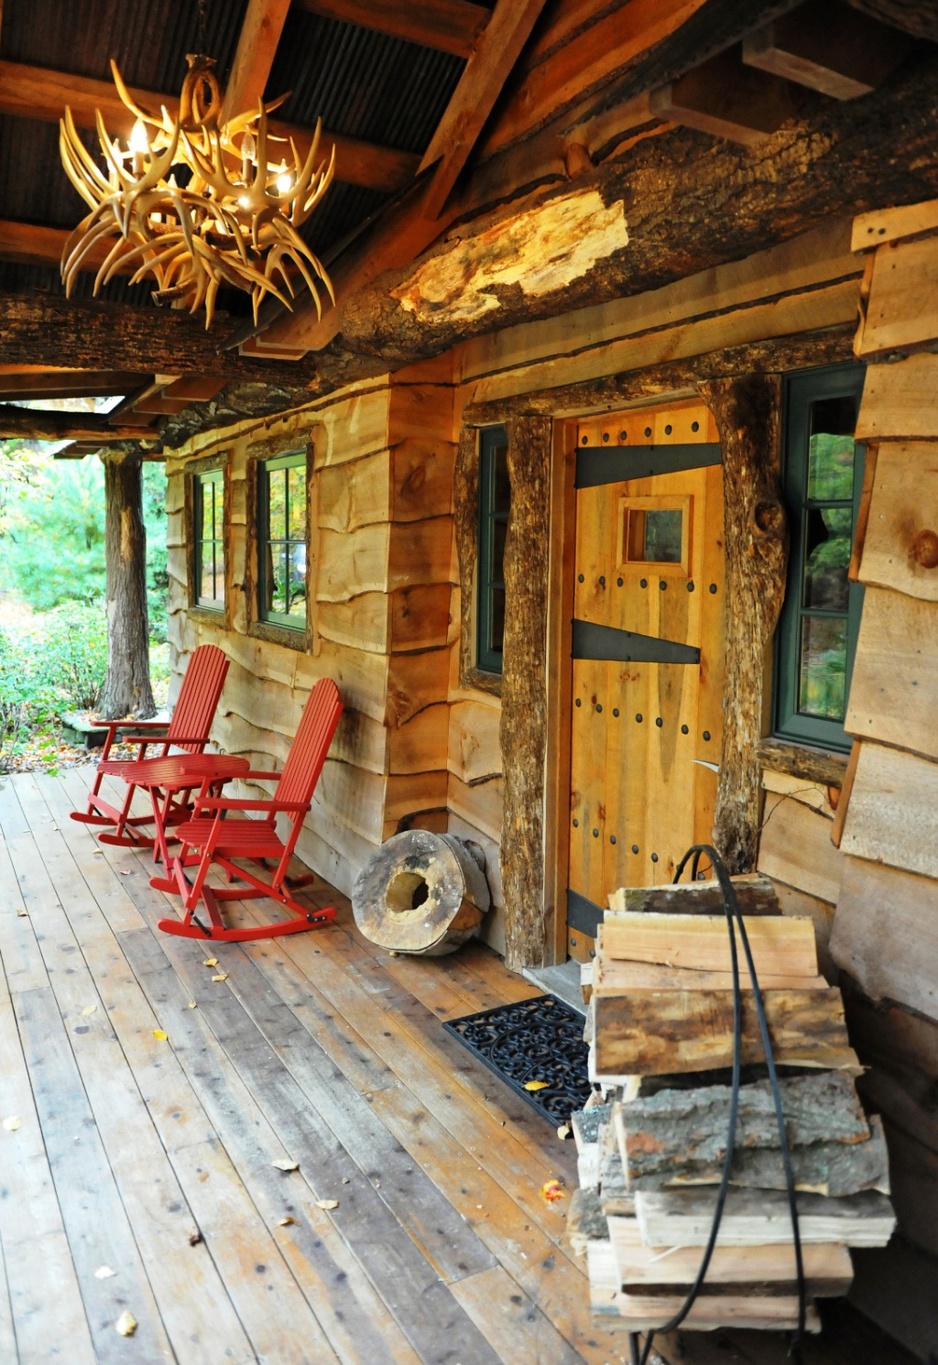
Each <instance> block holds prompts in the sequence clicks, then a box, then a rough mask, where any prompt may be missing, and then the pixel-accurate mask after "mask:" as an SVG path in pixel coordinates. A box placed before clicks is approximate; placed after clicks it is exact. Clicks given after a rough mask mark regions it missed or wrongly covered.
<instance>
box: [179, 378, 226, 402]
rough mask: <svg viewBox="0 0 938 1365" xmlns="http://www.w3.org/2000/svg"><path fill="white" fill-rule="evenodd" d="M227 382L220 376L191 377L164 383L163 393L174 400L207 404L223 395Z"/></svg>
mask: <svg viewBox="0 0 938 1365" xmlns="http://www.w3.org/2000/svg"><path fill="white" fill-rule="evenodd" d="M227 382H228V381H227V380H226V379H223V378H221V377H219V376H218V375H211V374H209V375H204V376H203V375H190V376H188V377H187V378H185V379H174V380H172V382H171V383H164V385H163V392H164V393H165V395H166V397H167V398H170V399H173V400H176V399H179V398H184V399H185V400H186V402H187V403H207V402H208V401H209V399H211V398H214V397H215V395H216V394H217V393H221V391H222V389H223V388H224V387H225V384H226V383H227Z"/></svg>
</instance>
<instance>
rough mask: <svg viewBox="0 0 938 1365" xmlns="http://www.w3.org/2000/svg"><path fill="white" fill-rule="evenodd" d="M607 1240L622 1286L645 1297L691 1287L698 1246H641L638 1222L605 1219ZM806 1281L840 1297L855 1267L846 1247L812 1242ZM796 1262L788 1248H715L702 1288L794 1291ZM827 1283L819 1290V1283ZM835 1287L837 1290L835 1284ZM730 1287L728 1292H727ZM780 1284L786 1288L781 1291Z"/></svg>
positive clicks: (806, 1252)
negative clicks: (655, 1289)
mask: <svg viewBox="0 0 938 1365" xmlns="http://www.w3.org/2000/svg"><path fill="white" fill-rule="evenodd" d="M603 1226H604V1230H605V1229H608V1231H606V1232H605V1235H606V1237H607V1238H608V1239H609V1241H610V1242H611V1243H612V1247H613V1250H614V1252H615V1256H616V1263H617V1266H618V1279H619V1282H620V1284H621V1286H622V1287H623V1288H625V1289H626V1290H629V1291H632V1290H637V1291H639V1292H641V1293H649V1292H651V1291H652V1286H654V1285H670V1286H672V1288H671V1290H670V1292H671V1293H672V1294H673V1293H676V1292H678V1291H677V1290H676V1288H674V1286H679V1285H687V1286H688V1287H689V1286H690V1285H691V1284H692V1283H693V1281H694V1279H695V1277H696V1275H697V1270H698V1268H699V1266H700V1249H699V1248H698V1247H680V1246H679V1247H673V1248H670V1249H668V1250H667V1251H665V1249H664V1248H662V1247H648V1246H645V1245H644V1243H643V1242H642V1234H641V1229H640V1227H639V1225H638V1219H637V1218H611V1219H610V1220H609V1221H608V1223H606V1222H605V1221H604V1224H603ZM803 1258H804V1273H805V1278H806V1279H807V1280H808V1281H809V1282H810V1283H811V1286H812V1291H813V1292H814V1293H816V1294H821V1293H824V1292H826V1293H829V1294H844V1293H846V1292H847V1289H848V1288H849V1287H850V1281H851V1280H852V1278H853V1265H852V1263H851V1260H850V1253H849V1251H848V1250H847V1248H846V1247H845V1246H844V1245H843V1244H842V1243H838V1242H810V1243H809V1244H808V1245H807V1246H806V1247H805V1248H804V1252H803ZM794 1278H795V1258H794V1254H793V1252H792V1249H791V1247H790V1246H785V1245H784V1244H776V1245H771V1244H770V1245H769V1246H753V1247H746V1248H745V1250H741V1249H740V1248H738V1247H731V1246H717V1247H715V1248H714V1251H713V1256H712V1257H711V1259H710V1264H709V1266H708V1267H707V1278H706V1280H705V1281H704V1288H706V1289H709V1290H710V1292H711V1293H712V1292H718V1293H725V1292H738V1291H737V1290H736V1286H737V1285H739V1284H744V1283H748V1284H773V1285H775V1286H777V1288H776V1289H775V1292H781V1293H789V1294H791V1293H794V1292H795V1288H794V1284H793V1283H792V1282H793V1281H794ZM821 1281H823V1282H825V1283H827V1284H830V1286H831V1287H830V1288H829V1289H827V1290H826V1291H825V1290H822V1289H820V1288H819V1287H818V1285H819V1282H821ZM835 1284H836V1285H839V1286H840V1287H839V1288H835V1287H834V1285H835ZM731 1286H732V1288H731ZM780 1286H786V1287H785V1288H780ZM764 1292H770V1291H764Z"/></svg>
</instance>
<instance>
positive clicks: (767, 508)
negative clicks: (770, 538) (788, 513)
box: [753, 502, 785, 535]
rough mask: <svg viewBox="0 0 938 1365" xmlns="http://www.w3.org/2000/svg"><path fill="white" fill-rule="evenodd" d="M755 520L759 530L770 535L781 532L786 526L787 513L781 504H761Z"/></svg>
mask: <svg viewBox="0 0 938 1365" xmlns="http://www.w3.org/2000/svg"><path fill="white" fill-rule="evenodd" d="M753 519H754V520H755V523H756V526H758V528H759V530H760V531H762V532H763V533H764V534H765V535H769V534H771V533H773V532H775V533H778V532H779V531H781V529H782V527H783V526H784V524H785V513H784V510H783V508H782V505H781V503H780V502H759V503H757V504H756V510H755V512H754V513H753Z"/></svg>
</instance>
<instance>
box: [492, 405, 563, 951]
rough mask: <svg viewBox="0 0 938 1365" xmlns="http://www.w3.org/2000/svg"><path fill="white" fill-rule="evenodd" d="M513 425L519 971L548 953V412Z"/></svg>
mask: <svg viewBox="0 0 938 1365" xmlns="http://www.w3.org/2000/svg"><path fill="white" fill-rule="evenodd" d="M507 427H508V477H509V480H510V483H511V510H510V513H509V520H508V533H507V538H506V542H505V602H506V612H505V638H504V649H503V661H504V662H503V673H502V715H501V728H500V736H499V737H500V741H501V751H502V771H503V773H504V814H503V819H502V840H501V872H502V886H503V888H504V894H505V963H506V965H507V966H508V967H510V968H511V969H512V970H514V971H517V970H518V969H519V968H521V967H533V966H539V965H540V964H541V963H542V962H543V960H544V933H545V926H544V856H545V855H544V796H545V771H544V765H545V758H546V752H547V592H548V577H547V569H548V527H549V524H550V517H549V513H550V450H551V421H550V418H549V417H541V416H536V417H523V416H519V417H512V418H511V419H510V421H509V422H508V424H507Z"/></svg>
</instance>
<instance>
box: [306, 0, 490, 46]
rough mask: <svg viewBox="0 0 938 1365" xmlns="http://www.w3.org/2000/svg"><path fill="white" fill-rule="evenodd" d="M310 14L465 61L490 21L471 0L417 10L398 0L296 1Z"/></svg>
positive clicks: (428, 0) (432, 2)
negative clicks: (370, 30)
mask: <svg viewBox="0 0 938 1365" xmlns="http://www.w3.org/2000/svg"><path fill="white" fill-rule="evenodd" d="M295 3H296V4H297V5H298V6H299V7H300V8H301V9H305V10H309V12H310V14H319V15H322V17H323V18H324V19H338V20H339V21H340V22H341V23H344V24H354V25H355V26H356V27H357V28H371V29H377V30H378V32H379V33H389V34H391V35H392V36H393V37H395V38H404V39H406V40H407V41H408V42H410V43H419V44H420V45H421V46H422V47H434V48H438V49H439V50H440V51H441V52H451V53H452V54H453V56H454V57H468V56H469V54H470V53H471V52H472V51H473V50H474V48H475V45H476V43H477V42H478V40H479V37H480V36H481V34H482V32H483V30H484V28H485V25H486V23H487V22H488V18H489V11H488V10H487V9H486V8H485V6H484V5H476V4H473V3H472V0H422V3H421V4H420V5H419V6H416V7H411V6H409V5H402V4H400V3H399V2H398V0H295Z"/></svg>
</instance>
